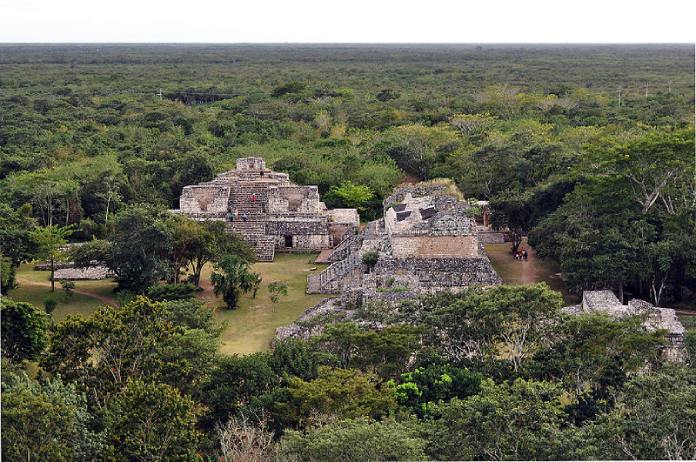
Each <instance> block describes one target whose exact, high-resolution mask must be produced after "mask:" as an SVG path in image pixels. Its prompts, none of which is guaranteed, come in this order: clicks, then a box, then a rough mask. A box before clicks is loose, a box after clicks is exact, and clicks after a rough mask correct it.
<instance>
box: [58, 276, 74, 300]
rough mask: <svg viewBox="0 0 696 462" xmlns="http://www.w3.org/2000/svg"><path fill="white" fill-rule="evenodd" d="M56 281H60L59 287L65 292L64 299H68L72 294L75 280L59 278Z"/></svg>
mask: <svg viewBox="0 0 696 462" xmlns="http://www.w3.org/2000/svg"><path fill="white" fill-rule="evenodd" d="M58 282H59V283H60V287H61V288H62V289H63V293H64V294H65V299H66V300H69V299H70V298H71V297H72V296H73V290H74V289H75V282H74V281H70V280H68V279H60V280H59V281H58Z"/></svg>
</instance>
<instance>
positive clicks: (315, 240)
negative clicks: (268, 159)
mask: <svg viewBox="0 0 696 462" xmlns="http://www.w3.org/2000/svg"><path fill="white" fill-rule="evenodd" d="M173 212H175V213H181V214H182V215H186V216H187V217H190V218H192V219H194V220H221V221H225V222H226V224H227V229H228V230H229V231H230V232H233V233H237V234H239V235H241V236H242V237H243V238H244V240H246V241H247V242H248V243H249V244H250V245H252V246H253V247H254V249H255V250H256V259H257V260H259V261H273V258H274V255H275V252H276V251H278V252H308V251H320V250H325V249H331V248H333V247H335V246H336V245H338V244H339V243H341V242H342V241H343V240H344V238H345V237H347V236H352V235H353V234H354V233H355V229H356V228H357V226H358V224H359V217H358V213H357V211H356V210H355V209H334V210H329V209H327V208H326V205H325V204H324V203H323V202H321V201H320V200H319V191H318V189H317V187H316V186H300V185H297V184H294V183H293V182H291V181H290V178H289V177H288V174H287V173H278V172H274V171H271V170H270V169H268V168H266V163H265V161H264V160H263V159H262V158H259V157H245V158H241V159H238V160H237V168H236V169H234V170H230V171H228V172H224V173H221V174H219V175H217V176H216V177H215V179H213V180H212V181H208V182H206V183H200V184H197V185H190V186H185V187H184V189H183V191H182V193H181V197H180V199H179V210H174V211H173Z"/></svg>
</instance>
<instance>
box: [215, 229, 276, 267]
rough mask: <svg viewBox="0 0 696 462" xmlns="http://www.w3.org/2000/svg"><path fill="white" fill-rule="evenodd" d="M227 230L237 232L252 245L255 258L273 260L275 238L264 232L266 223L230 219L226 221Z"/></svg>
mask: <svg viewBox="0 0 696 462" xmlns="http://www.w3.org/2000/svg"><path fill="white" fill-rule="evenodd" d="M226 227H227V231H229V232H231V233H236V234H239V235H240V236H242V237H243V238H244V240H245V241H246V243H247V244H249V245H250V246H252V247H254V250H255V251H256V260H258V261H273V257H274V256H275V239H274V237H273V236H269V235H267V234H266V223H265V222H263V221H242V220H237V221H231V222H227V225H226Z"/></svg>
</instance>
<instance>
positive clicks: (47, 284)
mask: <svg viewBox="0 0 696 462" xmlns="http://www.w3.org/2000/svg"><path fill="white" fill-rule="evenodd" d="M17 282H19V283H20V284H23V285H25V286H39V287H51V283H50V282H39V281H30V280H27V279H24V278H17ZM73 292H75V293H76V294H80V295H84V296H85V297H90V298H93V299H95V300H99V301H100V302H102V303H106V304H107V305H111V306H114V307H117V306H118V302H117V301H116V299H115V298H113V297H107V296H105V295H100V294H95V293H93V292H89V291H86V290H82V289H73Z"/></svg>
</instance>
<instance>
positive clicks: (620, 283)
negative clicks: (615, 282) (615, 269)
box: [619, 282, 624, 305]
mask: <svg viewBox="0 0 696 462" xmlns="http://www.w3.org/2000/svg"><path fill="white" fill-rule="evenodd" d="M619 301H620V302H621V304H622V305H623V302H624V293H623V282H619Z"/></svg>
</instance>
